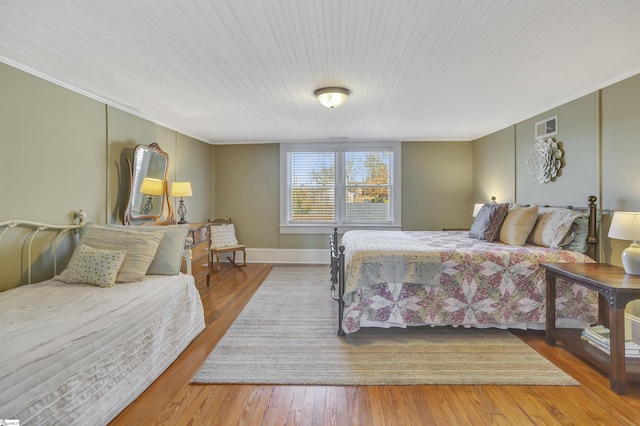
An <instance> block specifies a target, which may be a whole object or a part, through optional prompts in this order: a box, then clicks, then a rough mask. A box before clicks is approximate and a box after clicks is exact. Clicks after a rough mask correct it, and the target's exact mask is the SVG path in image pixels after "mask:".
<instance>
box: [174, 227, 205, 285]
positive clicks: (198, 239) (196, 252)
mask: <svg viewBox="0 0 640 426" xmlns="http://www.w3.org/2000/svg"><path fill="white" fill-rule="evenodd" d="M210 225H211V224H210V223H190V224H189V226H190V228H189V234H188V236H189V237H191V238H192V240H193V243H192V244H191V251H192V259H191V273H192V275H193V277H194V278H195V280H196V285H199V284H204V283H206V284H207V286H209V282H210V279H211V268H210V267H209V265H210V264H211V250H210V247H211V234H210V232H209V226H210ZM181 271H182V272H184V273H186V272H187V264H186V261H185V260H184V259H183V260H182V269H181Z"/></svg>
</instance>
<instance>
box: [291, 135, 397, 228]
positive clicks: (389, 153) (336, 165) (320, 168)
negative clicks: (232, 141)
mask: <svg viewBox="0 0 640 426" xmlns="http://www.w3.org/2000/svg"><path fill="white" fill-rule="evenodd" d="M280 149H281V156H280V158H281V163H280V164H281V186H280V188H281V191H280V200H281V201H280V202H281V204H280V205H281V221H280V229H281V232H283V233H324V232H327V230H330V229H331V228H330V227H334V226H338V227H340V228H341V229H349V228H353V229H356V228H363V227H387V228H391V229H399V228H400V227H401V225H400V143H397V142H386V143H379V142H369V143H364V142H362V143H358V142H351V143H348V144H336V145H334V144H331V145H329V144H326V143H318V144H316V143H300V144H282V145H281V148H280Z"/></svg>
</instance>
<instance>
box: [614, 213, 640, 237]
mask: <svg viewBox="0 0 640 426" xmlns="http://www.w3.org/2000/svg"><path fill="white" fill-rule="evenodd" d="M609 238H615V239H616V240H628V241H640V213H635V212H615V213H613V219H611V227H610V228H609Z"/></svg>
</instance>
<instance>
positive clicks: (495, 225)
mask: <svg viewBox="0 0 640 426" xmlns="http://www.w3.org/2000/svg"><path fill="white" fill-rule="evenodd" d="M497 206H498V207H496V208H495V214H494V215H493V217H492V218H491V221H490V222H489V227H488V228H487V232H486V234H485V237H484V239H485V240H487V241H495V240H497V239H498V237H499V236H500V227H501V226H502V223H503V222H504V219H505V217H507V213H508V212H509V203H503V204H497Z"/></svg>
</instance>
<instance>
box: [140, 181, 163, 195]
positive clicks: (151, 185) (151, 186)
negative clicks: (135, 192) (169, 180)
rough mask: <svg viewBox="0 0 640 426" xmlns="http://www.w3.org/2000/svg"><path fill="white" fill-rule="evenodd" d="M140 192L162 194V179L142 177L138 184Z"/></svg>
mask: <svg viewBox="0 0 640 426" xmlns="http://www.w3.org/2000/svg"><path fill="white" fill-rule="evenodd" d="M140 192H142V193H143V194H147V195H162V194H163V193H164V181H163V180H162V179H155V178H144V179H143V180H142V185H140Z"/></svg>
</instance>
